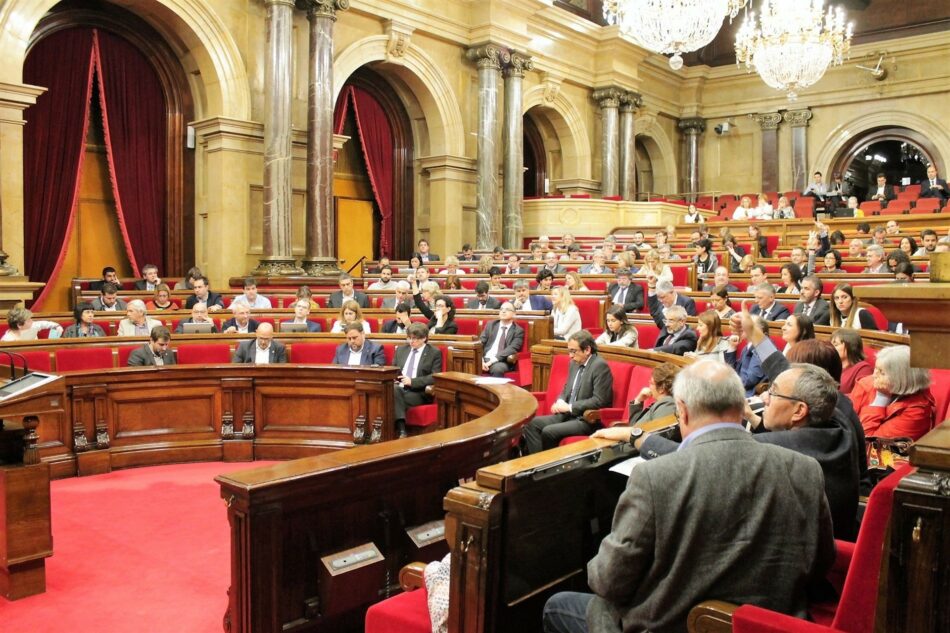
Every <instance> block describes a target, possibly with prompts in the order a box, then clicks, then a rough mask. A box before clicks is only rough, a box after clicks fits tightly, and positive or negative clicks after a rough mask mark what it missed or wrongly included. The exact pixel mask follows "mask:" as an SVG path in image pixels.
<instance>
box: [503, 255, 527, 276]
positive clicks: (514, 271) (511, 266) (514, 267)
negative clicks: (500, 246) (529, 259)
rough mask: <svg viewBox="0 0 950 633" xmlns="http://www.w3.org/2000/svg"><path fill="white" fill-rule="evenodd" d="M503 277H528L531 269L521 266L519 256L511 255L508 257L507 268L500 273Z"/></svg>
mask: <svg viewBox="0 0 950 633" xmlns="http://www.w3.org/2000/svg"><path fill="white" fill-rule="evenodd" d="M502 274H503V275H530V274H531V268H530V267H528V266H522V265H521V256H520V255H518V254H516V253H512V254H511V255H509V256H508V266H506V267H505V270H504V271H503V272H502Z"/></svg>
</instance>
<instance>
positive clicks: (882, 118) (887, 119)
mask: <svg viewBox="0 0 950 633" xmlns="http://www.w3.org/2000/svg"><path fill="white" fill-rule="evenodd" d="M892 127H905V128H908V129H910V130H913V131H915V132H918V133H920V134H922V135H923V136H925V137H926V138H927V139H928V140H929V141H930V142H931V143H932V144H933V147H934V149H935V151H936V155H935V156H933V159H934V160H935V161H936V162H937V166H938V168H939V169H941V170H946V169H947V168H948V167H947V160H948V159H950V132H948V131H947V129H946V126H944V125H942V124H940V123H939V122H938V121H936V120H935V119H933V118H931V117H929V116H925V115H922V114H918V113H915V112H904V111H900V110H885V111H882V112H875V113H873V114H867V115H862V116H859V117H856V118H854V119H852V120H851V121H847V122H845V123H841V124H839V125H838V126H837V127H835V128H834V129H833V130H832V131H831V133H829V134H828V137H827V139H826V141H825V142H824V143H822V149H821V151H820V152H819V153H818V155H817V156H816V158H815V161H814V165H812V166H811V167H810V168H809V169H810V171H820V172H822V173H829V172H830V171H831V168H832V167H833V162H834V161H835V159H836V158H837V157H838V155H839V154H840V153H841V152H842V150H844V149H845V148H846V147H847V146H850V145H851V144H853V142H854V138H855V137H857V136H860V135H863V134H864V133H866V132H870V131H873V130H877V129H881V128H892Z"/></svg>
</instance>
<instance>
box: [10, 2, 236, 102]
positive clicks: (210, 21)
mask: <svg viewBox="0 0 950 633" xmlns="http://www.w3.org/2000/svg"><path fill="white" fill-rule="evenodd" d="M59 1H60V0H7V2H5V3H4V5H3V6H2V8H0V51H3V53H4V57H5V61H6V62H7V63H5V64H3V65H2V67H0V81H7V82H10V83H14V84H16V83H21V82H22V81H23V62H24V60H25V59H26V53H27V49H28V48H29V45H30V41H31V37H32V35H33V31H34V29H35V28H36V26H37V24H38V23H39V21H40V20H41V19H42V17H43V16H44V15H45V14H46V13H47V12H48V11H49V10H50V9H51V8H52V7H54V6H55V5H57V4H58V3H59ZM109 1H110V3H111V4H114V5H116V6H119V7H122V8H124V9H126V10H128V11H129V12H131V13H134V14H135V15H137V16H139V17H140V18H142V19H143V20H145V21H146V22H148V23H149V24H150V25H151V26H152V27H154V28H155V30H157V31H158V32H159V33H160V34H161V35H162V37H163V38H165V40H166V42H167V43H168V44H169V46H170V47H171V48H172V50H173V51H175V53H176V54H177V55H178V57H179V59H180V60H181V61H182V64H183V65H185V67H186V70H194V71H197V75H196V76H198V77H199V79H197V80H193V81H195V83H194V84H193V86H192V92H193V93H194V95H195V97H196V103H195V110H196V115H197V116H198V118H205V117H208V116H224V117H229V118H234V119H241V120H248V119H250V118H251V93H250V86H249V85H248V79H247V70H246V68H245V66H244V61H243V58H242V57H241V53H240V50H239V49H238V46H237V43H236V42H235V41H234V38H233V37H232V36H231V33H230V32H229V31H228V28H227V27H226V26H225V24H224V22H222V21H221V19H220V18H219V17H218V16H217V15H216V14H215V13H214V11H212V10H211V9H210V8H209V7H208V4H207V2H205V1H204V0H149V1H147V2H143V0H109ZM186 60H187V61H186ZM188 62H190V64H188ZM189 65H190V66H191V68H189Z"/></svg>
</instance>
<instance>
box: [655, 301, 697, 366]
mask: <svg viewBox="0 0 950 633" xmlns="http://www.w3.org/2000/svg"><path fill="white" fill-rule="evenodd" d="M663 318H664V320H665V325H666V327H665V328H664V329H663V331H662V332H660V336H659V338H657V339H656V347H654V348H653V350H654V351H656V352H666V353H667V354H676V355H677V356H682V355H683V354H685V353H686V352H695V351H696V343H697V341H698V339H699V337H698V336H697V335H696V332H695V331H694V330H691V329H690V328H689V326H688V325H686V308H684V307H683V306H676V305H674V306H670V307H668V308H663Z"/></svg>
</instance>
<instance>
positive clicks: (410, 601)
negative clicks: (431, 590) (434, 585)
mask: <svg viewBox="0 0 950 633" xmlns="http://www.w3.org/2000/svg"><path fill="white" fill-rule="evenodd" d="M420 567H421V564H420V563H411V564H409V565H407V566H406V567H404V568H403V569H402V571H401V572H400V573H399V584H400V585H401V586H402V589H403V592H402V593H399V594H396V595H395V596H392V597H391V598H386V599H385V600H383V601H382V602H377V603H376V604H374V605H372V606H370V608H369V609H367V611H366V621H365V623H364V626H363V631H364V632H365V633H431V631H432V620H431V618H430V617H429V603H428V597H429V594H428V591H426V586H425V581H424V580H423V579H422V576H423V571H422V569H420ZM412 568H414V569H413V572H412V573H411V574H406V570H407V569H412Z"/></svg>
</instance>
